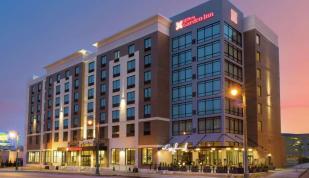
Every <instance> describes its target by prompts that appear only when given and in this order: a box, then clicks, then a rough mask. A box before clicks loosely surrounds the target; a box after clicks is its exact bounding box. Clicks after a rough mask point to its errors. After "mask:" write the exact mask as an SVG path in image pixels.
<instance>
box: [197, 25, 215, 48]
mask: <svg viewBox="0 0 309 178" xmlns="http://www.w3.org/2000/svg"><path fill="white" fill-rule="evenodd" d="M218 36H220V23H219V22H216V23H213V24H210V25H207V26H206V27H202V28H200V29H198V30H197V42H198V43H201V42H204V41H208V40H211V39H213V38H216V37H218Z"/></svg>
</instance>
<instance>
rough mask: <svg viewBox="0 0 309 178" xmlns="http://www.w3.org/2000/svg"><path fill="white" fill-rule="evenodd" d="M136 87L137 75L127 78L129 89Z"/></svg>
mask: <svg viewBox="0 0 309 178" xmlns="http://www.w3.org/2000/svg"><path fill="white" fill-rule="evenodd" d="M134 87H135V75H132V76H130V77H127V88H128V89H129V88H134Z"/></svg>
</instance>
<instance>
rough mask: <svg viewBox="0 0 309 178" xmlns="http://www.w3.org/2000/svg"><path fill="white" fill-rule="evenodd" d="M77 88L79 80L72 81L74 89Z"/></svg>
mask: <svg viewBox="0 0 309 178" xmlns="http://www.w3.org/2000/svg"><path fill="white" fill-rule="evenodd" d="M78 87H79V79H75V80H74V88H75V89H77V88H78Z"/></svg>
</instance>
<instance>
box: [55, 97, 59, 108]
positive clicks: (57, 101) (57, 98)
mask: <svg viewBox="0 0 309 178" xmlns="http://www.w3.org/2000/svg"><path fill="white" fill-rule="evenodd" d="M55 105H56V107H57V106H60V97H56V99H55Z"/></svg>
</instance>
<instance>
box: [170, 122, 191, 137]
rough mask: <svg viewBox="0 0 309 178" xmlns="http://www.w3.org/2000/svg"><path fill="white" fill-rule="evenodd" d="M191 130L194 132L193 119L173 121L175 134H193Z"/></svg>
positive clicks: (173, 132)
mask: <svg viewBox="0 0 309 178" xmlns="http://www.w3.org/2000/svg"><path fill="white" fill-rule="evenodd" d="M191 132H192V120H181V121H173V123H172V134H173V135H174V136H176V135H184V134H191Z"/></svg>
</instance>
